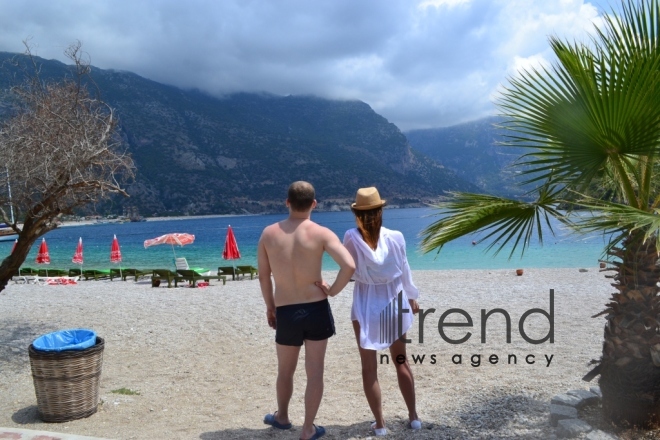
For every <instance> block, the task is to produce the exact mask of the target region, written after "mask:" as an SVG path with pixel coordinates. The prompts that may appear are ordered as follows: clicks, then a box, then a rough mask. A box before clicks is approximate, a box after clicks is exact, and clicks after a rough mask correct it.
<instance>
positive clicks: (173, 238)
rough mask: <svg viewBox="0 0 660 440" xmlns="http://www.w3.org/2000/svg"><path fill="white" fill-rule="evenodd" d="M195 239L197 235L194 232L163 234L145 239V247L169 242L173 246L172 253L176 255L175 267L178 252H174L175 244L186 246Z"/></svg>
mask: <svg viewBox="0 0 660 440" xmlns="http://www.w3.org/2000/svg"><path fill="white" fill-rule="evenodd" d="M194 241H195V236H194V235H192V234H185V233H180V232H174V233H171V234H165V235H161V236H160V237H156V238H151V239H149V240H145V241H144V248H145V249H146V248H148V247H150V246H156V245H158V244H169V245H170V246H172V254H173V255H174V267H176V252H174V245H177V246H185V245H187V244H191V243H193V242H194Z"/></svg>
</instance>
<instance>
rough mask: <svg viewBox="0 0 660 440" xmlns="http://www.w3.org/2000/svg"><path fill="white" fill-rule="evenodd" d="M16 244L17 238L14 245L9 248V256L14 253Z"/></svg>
mask: <svg viewBox="0 0 660 440" xmlns="http://www.w3.org/2000/svg"><path fill="white" fill-rule="evenodd" d="M17 244H18V238H17V239H16V240H14V245H13V246H12V247H11V252H10V254H13V253H14V251H15V250H16V245H17Z"/></svg>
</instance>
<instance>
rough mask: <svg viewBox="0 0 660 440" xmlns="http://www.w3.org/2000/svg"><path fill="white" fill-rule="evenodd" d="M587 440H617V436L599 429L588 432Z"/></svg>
mask: <svg viewBox="0 0 660 440" xmlns="http://www.w3.org/2000/svg"><path fill="white" fill-rule="evenodd" d="M586 439H587V440H617V438H616V437H614V436H612V435H610V434H608V433H606V432H605V431H601V430H599V429H597V430H595V431H591V432H590V433H589V434H587V437H586Z"/></svg>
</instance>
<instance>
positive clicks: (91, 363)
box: [28, 336, 104, 422]
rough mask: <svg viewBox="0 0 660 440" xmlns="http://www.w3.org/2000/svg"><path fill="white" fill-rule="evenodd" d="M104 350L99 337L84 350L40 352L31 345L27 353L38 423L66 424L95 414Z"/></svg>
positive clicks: (101, 339)
mask: <svg viewBox="0 0 660 440" xmlns="http://www.w3.org/2000/svg"><path fill="white" fill-rule="evenodd" d="M103 348H104V341H103V338H101V337H98V336H97V337H96V344H95V345H93V346H91V347H89V348H86V349H84V350H65V351H59V352H52V351H41V350H35V348H34V346H33V345H32V344H30V347H29V348H28V353H29V355H30V366H31V367H32V379H33V381H34V390H35V393H36V395H37V411H38V414H39V417H40V418H41V420H43V421H44V422H66V421H69V420H76V419H82V418H84V417H89V416H91V415H92V414H94V413H95V412H96V410H97V408H98V402H99V382H100V379H101V367H102V365H103Z"/></svg>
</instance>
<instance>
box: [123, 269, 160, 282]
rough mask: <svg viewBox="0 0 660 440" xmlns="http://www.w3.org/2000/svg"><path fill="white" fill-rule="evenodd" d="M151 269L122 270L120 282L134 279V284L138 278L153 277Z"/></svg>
mask: <svg viewBox="0 0 660 440" xmlns="http://www.w3.org/2000/svg"><path fill="white" fill-rule="evenodd" d="M115 270H116V269H115ZM153 272H154V271H153V269H132V268H129V269H122V270H121V273H122V280H123V281H126V278H128V277H134V278H135V282H137V280H138V278H140V277H147V276H152V275H153Z"/></svg>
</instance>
